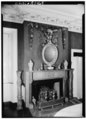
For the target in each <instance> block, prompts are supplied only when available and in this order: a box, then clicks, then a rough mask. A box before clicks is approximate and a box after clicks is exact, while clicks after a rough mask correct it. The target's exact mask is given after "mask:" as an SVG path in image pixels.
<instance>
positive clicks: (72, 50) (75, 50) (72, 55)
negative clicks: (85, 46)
mask: <svg viewBox="0 0 86 119" xmlns="http://www.w3.org/2000/svg"><path fill="white" fill-rule="evenodd" d="M82 52H83V50H82V49H71V68H73V67H72V62H73V57H74V53H82ZM82 65H83V59H82ZM73 75H74V72H73ZM82 75H83V73H82ZM75 77H76V76H75ZM82 77H83V76H82ZM82 83H83V78H82ZM82 85H83V84H82ZM73 93H74V92H73ZM82 93H83V89H82ZM82 98H83V96H82Z"/></svg>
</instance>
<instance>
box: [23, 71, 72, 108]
mask: <svg viewBox="0 0 86 119" xmlns="http://www.w3.org/2000/svg"><path fill="white" fill-rule="evenodd" d="M53 79H57V80H58V79H60V80H63V81H62V87H63V97H62V98H63V100H64V102H65V100H66V99H68V100H69V99H71V98H72V97H73V87H72V86H73V85H72V83H73V69H66V70H64V69H60V70H40V71H28V72H26V74H25V81H26V82H25V104H26V107H27V108H33V107H34V105H33V103H32V83H33V81H43V80H44V81H47V80H53ZM67 84H68V90H67ZM59 100H60V99H59ZM59 100H57V103H58V101H59Z"/></svg>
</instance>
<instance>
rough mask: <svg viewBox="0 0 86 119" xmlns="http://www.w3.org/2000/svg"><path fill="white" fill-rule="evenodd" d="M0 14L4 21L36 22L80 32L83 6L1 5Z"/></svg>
mask: <svg viewBox="0 0 86 119" xmlns="http://www.w3.org/2000/svg"><path fill="white" fill-rule="evenodd" d="M1 13H2V14H3V20H4V21H11V22H19V23H22V22H23V21H24V20H28V21H36V22H41V23H47V24H52V25H58V26H63V27H67V28H68V29H69V31H75V32H82V15H83V14H84V5H83V4H78V5H75V4H74V5H25V4H24V5H3V6H2V8H1Z"/></svg>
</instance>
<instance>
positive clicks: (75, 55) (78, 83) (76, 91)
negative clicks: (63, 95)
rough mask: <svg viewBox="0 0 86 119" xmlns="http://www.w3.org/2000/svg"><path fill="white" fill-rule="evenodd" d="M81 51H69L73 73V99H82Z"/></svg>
mask: <svg viewBox="0 0 86 119" xmlns="http://www.w3.org/2000/svg"><path fill="white" fill-rule="evenodd" d="M81 53H82V50H78V49H72V50H71V61H72V62H71V63H72V64H71V68H73V69H74V72H73V97H77V98H78V99H82V82H83V81H82V80H83V78H82V56H81Z"/></svg>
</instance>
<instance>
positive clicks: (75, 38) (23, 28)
mask: <svg viewBox="0 0 86 119" xmlns="http://www.w3.org/2000/svg"><path fill="white" fill-rule="evenodd" d="M28 23H29V22H24V24H19V23H12V22H3V25H2V26H3V27H8V28H16V29H17V30H18V70H24V68H25V70H28V62H29V60H30V59H31V58H32V59H33V61H35V69H39V68H40V65H41V62H42V59H41V57H40V56H41V54H40V52H41V46H40V42H41V41H40V38H41V39H42V37H40V35H39V34H40V31H37V30H36V32H35V33H34V41H31V42H34V43H33V45H32V49H33V50H32V49H30V47H29V45H30V43H29V37H30V31H29V30H30V29H29V26H28ZM27 26H28V27H27ZM64 32H65V35H64V38H66V39H67V40H66V47H67V48H66V51H65V50H64V51H63V50H61V51H62V52H63V54H64V55H61V56H60V58H61V61H62V59H64V58H66V59H67V60H68V61H69V64H70V65H71V49H82V34H80V33H75V32H66V31H64ZM61 35H62V34H60V36H61ZM61 40H62V39H61V38H60V40H59V41H60V42H61ZM59 49H61V48H60V46H59ZM39 51H40V52H39ZM62 52H61V53H62ZM59 61H60V59H59V60H58V62H59ZM59 63H60V62H59ZM57 65H58V63H57ZM69 67H71V66H69Z"/></svg>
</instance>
